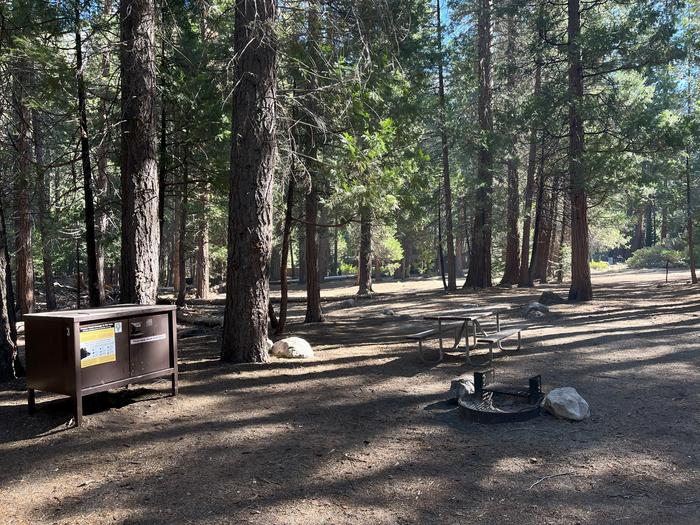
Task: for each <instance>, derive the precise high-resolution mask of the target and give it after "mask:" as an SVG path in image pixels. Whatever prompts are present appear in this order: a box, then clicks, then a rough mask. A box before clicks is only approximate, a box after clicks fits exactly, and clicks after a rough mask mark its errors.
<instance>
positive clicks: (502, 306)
mask: <svg viewBox="0 0 700 525" xmlns="http://www.w3.org/2000/svg"><path fill="white" fill-rule="evenodd" d="M462 306H463V307H464V308H465V309H468V310H473V311H478V310H493V311H499V312H501V311H503V310H510V309H511V306H512V305H510V304H508V303H497V304H485V305H483V306H474V305H471V304H464V305H462Z"/></svg>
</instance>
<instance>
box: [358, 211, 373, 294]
mask: <svg viewBox="0 0 700 525" xmlns="http://www.w3.org/2000/svg"><path fill="white" fill-rule="evenodd" d="M371 262H372V215H371V212H370V209H369V207H368V206H366V205H363V206H362V207H361V208H360V256H359V260H358V285H359V289H358V291H357V295H369V294H370V293H372V271H371Z"/></svg>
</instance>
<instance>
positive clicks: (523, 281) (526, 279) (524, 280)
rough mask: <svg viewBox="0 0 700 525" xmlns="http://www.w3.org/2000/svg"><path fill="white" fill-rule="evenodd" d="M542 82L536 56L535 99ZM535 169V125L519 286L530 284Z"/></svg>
mask: <svg viewBox="0 0 700 525" xmlns="http://www.w3.org/2000/svg"><path fill="white" fill-rule="evenodd" d="M541 84H542V61H541V60H540V58H539V57H538V58H537V63H536V65H535V87H534V89H533V98H534V99H535V100H537V98H538V97H539V95H540V88H541ZM536 171H537V126H536V125H534V124H532V125H531V127H530V150H529V152H528V157H527V180H526V182H525V207H524V208H523V214H524V217H523V242H522V247H521V250H520V276H519V278H518V285H519V286H525V287H527V286H532V281H531V279H530V229H531V228H532V195H533V193H534V191H535V172H536Z"/></svg>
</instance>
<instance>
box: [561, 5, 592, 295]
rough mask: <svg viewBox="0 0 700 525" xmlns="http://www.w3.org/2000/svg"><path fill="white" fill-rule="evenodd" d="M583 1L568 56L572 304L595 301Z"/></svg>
mask: <svg viewBox="0 0 700 525" xmlns="http://www.w3.org/2000/svg"><path fill="white" fill-rule="evenodd" d="M579 4H580V0H568V26H567V35H568V42H567V55H568V63H569V179H570V185H571V287H570V288H569V300H570V301H590V300H592V299H593V287H592V286H591V268H590V266H589V265H588V255H589V254H588V251H589V250H588V196H587V194H586V174H585V172H584V168H583V151H584V134H583V118H582V116H581V101H582V99H583V65H582V63H581V43H580V39H581V11H580V5H579Z"/></svg>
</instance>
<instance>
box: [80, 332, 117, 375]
mask: <svg viewBox="0 0 700 525" xmlns="http://www.w3.org/2000/svg"><path fill="white" fill-rule="evenodd" d="M114 333H115V329H114V323H104V324H96V325H90V326H82V327H80V368H86V367H88V366H95V365H101V364H103V363H111V362H113V361H116V360H117V344H116V341H115V338H114Z"/></svg>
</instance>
